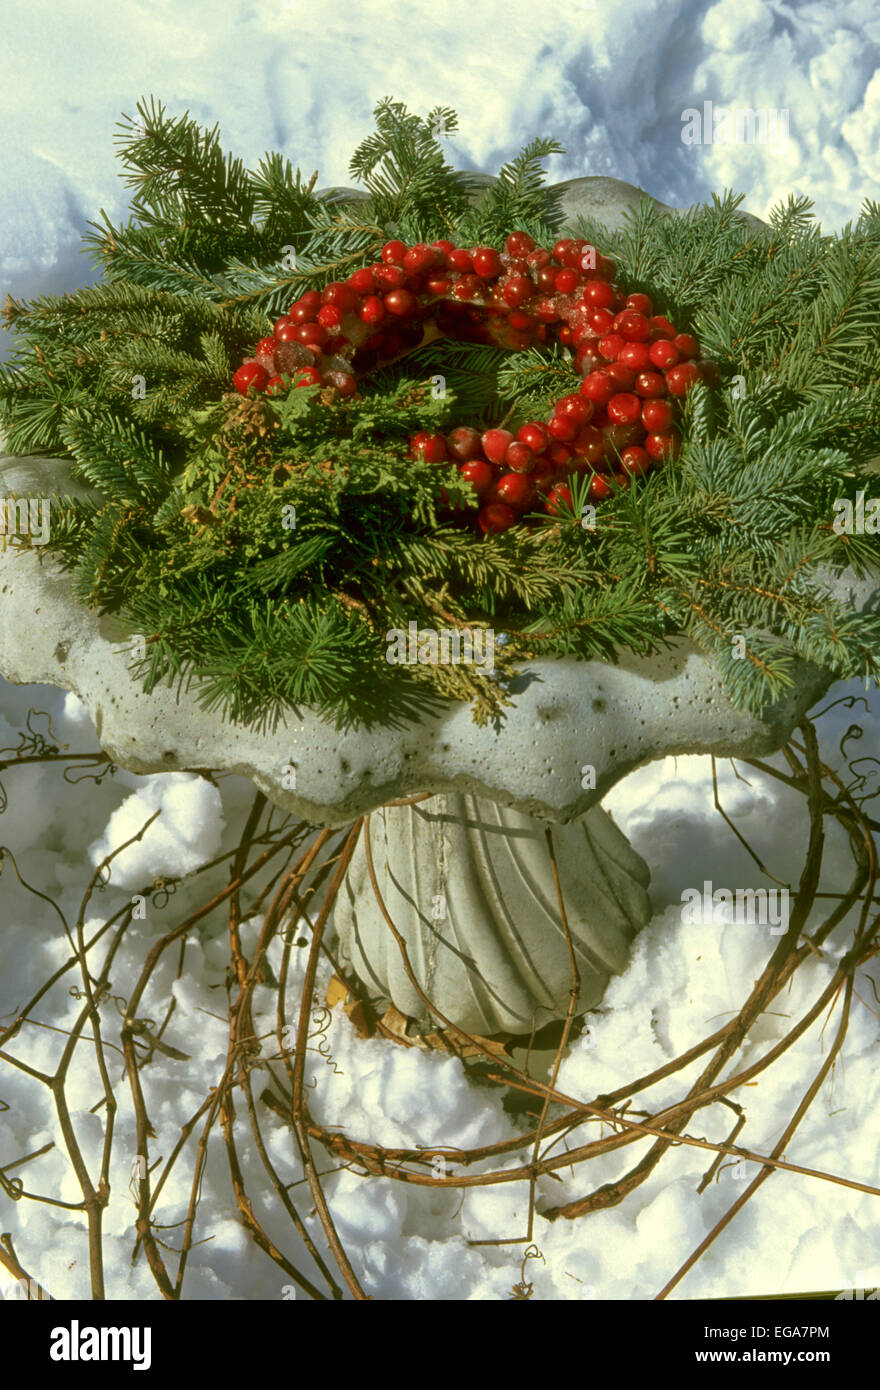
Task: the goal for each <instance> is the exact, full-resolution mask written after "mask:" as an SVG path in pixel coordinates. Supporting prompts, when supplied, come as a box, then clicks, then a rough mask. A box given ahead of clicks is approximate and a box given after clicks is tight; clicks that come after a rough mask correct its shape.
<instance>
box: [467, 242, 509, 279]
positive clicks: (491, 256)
mask: <svg viewBox="0 0 880 1390" xmlns="http://www.w3.org/2000/svg"><path fill="white" fill-rule="evenodd" d="M471 256H472V258H473V262H474V270H475V271H476V273H477V275H479V277H480V279H481V280H494V279H495V277H496V276H498V275H500V274H501V272H502V270H503V269H504V266H503V265H502V264H501V257H500V256H499V254H498V252H497V251H493V249H492V247H491V246H475V247H474V249H473V251H472V252H471Z"/></svg>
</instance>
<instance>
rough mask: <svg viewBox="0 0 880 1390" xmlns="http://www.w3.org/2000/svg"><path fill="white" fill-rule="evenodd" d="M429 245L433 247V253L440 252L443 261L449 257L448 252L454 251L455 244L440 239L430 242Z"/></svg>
mask: <svg viewBox="0 0 880 1390" xmlns="http://www.w3.org/2000/svg"><path fill="white" fill-rule="evenodd" d="M431 245H432V246H433V248H434V250H435V251H440V252H442V254H443V257H444V259H445V257H446V256H448V255H449V253H450V251H454V250H455V242H454V241H444V240H443V238H442V237H441V239H440V240H439V241H432V242H431Z"/></svg>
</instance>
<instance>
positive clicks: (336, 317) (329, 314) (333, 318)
mask: <svg viewBox="0 0 880 1390" xmlns="http://www.w3.org/2000/svg"><path fill="white" fill-rule="evenodd" d="M344 317H345V316H344V314H343V312H342V310H341V309H340V308H338V306H337V305H335V304H325V305H324V307H323V308H322V309H319V310H318V323H320V324H321V326H322V327H323V328H327V329H329V331H330V332H331V333H333V332H335V331H336V330H337V329H338V328H341V327H342V321H343V318H344ZM276 336H277V334H276Z"/></svg>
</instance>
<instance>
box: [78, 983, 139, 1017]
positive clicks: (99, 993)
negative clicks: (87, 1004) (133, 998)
mask: <svg viewBox="0 0 880 1390" xmlns="http://www.w3.org/2000/svg"><path fill="white" fill-rule="evenodd" d="M67 993H68V994H69V995H70V997H71V998H72V999H88V995H87V994H86V992H85V990H84V989H80V987H79V985H69V986H68V989H67ZM92 997H93V999H94V1001H95V1004H96V1006H98V1007H100V1005H101V1004H106V1003H107V1001H108V1000H110V1001H111V1002H112V1003H113V1004H115V1006H116V1012H117V1013H118V1014H119V1017H120V1018H125V1015H126V1010H127V1008H128V1001H127V999H125V998H124V996H123V995H121V994H111V993H110V986H109V985H102V986H101V988H100V989H96V990H95V991H94V992H93V996H92Z"/></svg>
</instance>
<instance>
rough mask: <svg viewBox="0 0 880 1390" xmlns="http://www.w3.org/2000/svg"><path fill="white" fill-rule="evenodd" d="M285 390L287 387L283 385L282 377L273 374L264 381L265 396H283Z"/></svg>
mask: <svg viewBox="0 0 880 1390" xmlns="http://www.w3.org/2000/svg"><path fill="white" fill-rule="evenodd" d="M286 391H287V387H286V386H285V385H284V378H283V377H280V376H273V377H270V378H269V380H268V381H267V382H266V395H267V396H283V395H284V394H285V392H286Z"/></svg>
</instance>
